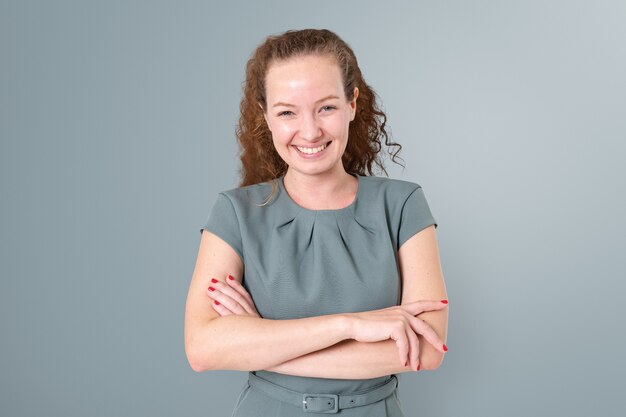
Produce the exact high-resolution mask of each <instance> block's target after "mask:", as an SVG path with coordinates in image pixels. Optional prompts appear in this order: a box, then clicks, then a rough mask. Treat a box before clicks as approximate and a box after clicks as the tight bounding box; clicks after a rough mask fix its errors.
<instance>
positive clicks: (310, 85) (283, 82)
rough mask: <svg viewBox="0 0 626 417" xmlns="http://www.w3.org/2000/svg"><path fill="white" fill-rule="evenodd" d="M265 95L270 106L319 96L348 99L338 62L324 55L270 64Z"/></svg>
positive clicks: (307, 56)
mask: <svg viewBox="0 0 626 417" xmlns="http://www.w3.org/2000/svg"><path fill="white" fill-rule="evenodd" d="M265 92H266V94H267V100H268V103H271V102H272V101H282V100H286V99H289V98H291V99H298V98H303V99H306V98H308V97H311V98H313V97H312V96H317V95H322V96H324V95H330V94H334V95H337V96H338V97H344V95H343V81H342V77H341V70H340V68H339V65H338V64H337V61H336V60H335V59H334V58H333V57H330V56H320V55H306V56H301V57H294V58H290V59H287V60H281V61H275V62H273V63H272V64H270V66H269V68H268V71H267V75H266V77H265Z"/></svg>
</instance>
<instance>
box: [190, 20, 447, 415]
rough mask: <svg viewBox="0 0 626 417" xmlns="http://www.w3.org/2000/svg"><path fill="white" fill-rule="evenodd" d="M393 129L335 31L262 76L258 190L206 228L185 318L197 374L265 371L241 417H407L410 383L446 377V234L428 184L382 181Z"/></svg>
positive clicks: (252, 94) (239, 192) (280, 45)
mask: <svg viewBox="0 0 626 417" xmlns="http://www.w3.org/2000/svg"><path fill="white" fill-rule="evenodd" d="M385 120H386V118H385V115H384V113H383V112H381V111H380V110H379V109H378V106H377V103H376V99H375V94H374V92H373V91H372V89H371V88H370V87H369V86H368V85H367V84H366V83H365V81H364V80H363V77H362V75H361V72H360V69H359V67H358V65H357V61H356V58H355V56H354V53H353V52H352V50H351V49H350V48H349V46H348V45H347V44H345V43H344V42H343V41H342V40H341V39H340V38H339V37H337V35H335V34H334V33H332V32H330V31H327V30H301V31H288V32H286V33H284V34H282V35H280V36H275V37H269V38H268V39H267V40H266V41H265V42H264V43H263V44H262V45H260V46H259V47H258V48H257V50H256V51H255V53H254V54H253V56H252V58H251V59H250V60H249V61H248V65H247V71H246V82H245V87H244V97H243V99H242V102H241V118H240V123H239V128H238V131H237V134H238V138H239V142H240V144H241V147H242V155H241V161H242V174H243V175H242V177H243V180H242V183H241V187H239V188H237V189H234V190H229V191H226V192H223V193H220V194H219V195H218V198H217V200H216V202H215V205H214V207H213V209H212V211H211V214H210V215H209V219H208V221H207V223H206V225H205V226H204V227H203V229H202V230H204V233H202V235H201V243H200V249H199V253H198V260H197V263H196V267H195V270H194V273H193V277H192V281H191V284H190V289H189V294H188V299H187V308H186V318H185V349H186V353H187V357H188V359H189V362H190V364H191V367H192V368H193V369H194V370H196V371H205V370H214V369H232V370H242V371H249V374H248V377H249V379H248V381H247V383H246V385H245V387H244V388H243V390H242V392H241V393H240V395H239V398H238V400H237V404H236V406H235V411H234V412H233V416H238V417H243V416H255V417H258V416H262V417H268V416H279V417H286V416H301V415H308V413H333V412H341V414H342V415H344V416H346V415H347V416H366V415H367V416H370V415H371V416H377V417H379V416H403V415H404V414H403V412H402V409H401V406H400V402H399V398H398V391H397V382H398V380H397V377H396V376H395V374H398V373H401V372H406V371H419V370H420V369H422V370H423V369H435V368H437V367H438V366H439V364H440V363H441V361H442V358H443V354H444V352H445V351H446V350H447V348H446V346H445V344H444V340H445V336H446V331H447V330H446V329H447V308H446V307H447V300H446V290H445V284H444V281H443V276H442V272H441V267H440V262H439V255H438V249H437V241H436V236H435V228H436V226H437V225H436V223H435V220H434V219H433V217H432V215H431V213H430V210H429V208H428V204H427V202H426V200H425V197H424V194H423V192H422V189H421V187H420V186H419V185H417V184H414V183H410V182H406V181H399V180H391V179H387V178H380V177H375V176H371V174H372V166H373V165H377V166H379V167H380V168H382V169H383V170H384V167H383V166H382V163H381V162H380V159H379V152H380V149H381V138H384V139H385V144H386V145H392V146H394V145H395V146H399V145H396V144H395V143H391V142H389V140H388V138H387V133H386V131H385ZM396 154H397V152H396ZM393 156H394V158H395V154H394V155H393ZM202 230H201V232H202ZM416 316H417V317H416ZM411 414H413V413H411Z"/></svg>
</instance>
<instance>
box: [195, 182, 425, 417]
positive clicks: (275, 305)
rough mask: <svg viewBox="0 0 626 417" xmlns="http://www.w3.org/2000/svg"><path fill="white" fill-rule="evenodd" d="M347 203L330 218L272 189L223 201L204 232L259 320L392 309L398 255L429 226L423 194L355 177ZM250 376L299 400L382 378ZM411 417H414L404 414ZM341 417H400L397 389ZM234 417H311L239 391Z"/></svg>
mask: <svg viewBox="0 0 626 417" xmlns="http://www.w3.org/2000/svg"><path fill="white" fill-rule="evenodd" d="M357 179H358V189H357V194H356V198H355V199H354V201H353V202H352V204H351V205H349V206H348V207H345V208H342V209H338V210H309V209H306V208H303V207H301V206H299V205H298V204H296V203H295V202H294V201H293V200H292V199H291V197H289V195H288V194H287V192H286V191H285V188H284V183H283V178H278V179H277V180H276V181H274V184H275V185H276V192H277V194H276V195H275V197H274V198H273V199H272V200H271V202H270V203H269V204H267V205H265V206H263V207H262V206H259V204H261V203H262V202H263V201H265V199H266V198H267V196H268V195H270V193H271V191H272V182H266V183H262V184H255V185H251V186H248V187H241V188H236V189H233V190H229V191H225V192H222V193H220V194H219V195H218V197H217V200H216V202H215V204H214V206H213V208H212V210H211V212H210V214H209V217H208V220H207V222H206V224H205V226H204V227H203V229H206V230H209V231H210V232H212V233H214V234H216V235H217V236H219V237H220V238H222V239H223V240H224V241H226V242H227V243H228V244H229V245H230V246H232V248H233V249H234V250H235V251H236V252H237V253H238V254H239V256H240V257H241V259H242V261H243V264H244V276H243V285H244V287H245V288H246V290H247V291H248V292H249V293H250V295H251V296H252V298H253V301H254V304H255V306H256V308H257V311H258V312H259V314H260V315H261V317H263V318H266V319H275V320H278V319H296V318H302V317H310V316H320V315H326V314H335V313H345V312H359V311H368V310H376V309H382V308H386V307H390V306H394V305H399V304H400V301H401V296H402V287H401V284H402V281H401V278H400V273H399V266H398V249H399V248H400V246H401V245H402V244H403V243H404V242H405V241H406V240H407V239H409V238H410V237H411V236H413V235H414V234H416V233H417V232H419V231H420V230H422V229H424V228H425V227H427V226H429V225H433V224H434V225H435V227H436V226H437V224H436V223H435V220H434V218H433V216H432V214H431V212H430V209H429V207H428V203H427V202H426V199H425V197H424V193H423V191H422V188H421V187H420V186H419V185H418V184H415V183H411V182H407V181H400V180H393V179H388V178H382V177H374V176H357ZM254 374H255V375H256V376H258V377H261V378H263V379H265V380H267V381H270V382H272V383H274V384H277V385H280V386H282V387H285V388H289V389H291V390H294V391H299V392H307V393H333V394H349V393H354V392H357V391H361V390H367V389H368V388H371V387H375V386H377V385H380V384H382V383H384V382H385V381H387V380H389V379H390V378H391V376H382V377H378V378H372V379H360V380H353V379H350V380H348V379H327V378H311V377H301V376H292V375H284V374H279V373H275V372H268V371H255V372H254ZM411 414H414V413H411ZM339 415H342V416H359V417H364V416H376V417H383V416H390V417H403V416H404V414H403V412H402V409H401V406H400V401H399V399H398V393H397V389H396V390H395V391H394V393H393V395H391V396H389V397H388V398H386V399H384V400H381V401H378V402H376V403H373V404H370V405H366V406H362V407H356V408H350V409H344V410H340V412H339ZM232 416H233V417H269V416H273V417H274V416H275V417H295V416H302V417H306V416H311V413H305V412H304V411H302V410H301V409H299V408H297V407H295V406H293V405H291V404H288V403H284V402H281V401H278V400H275V399H273V398H271V397H269V396H267V395H266V394H264V393H263V392H261V391H259V390H257V389H256V388H255V387H251V386H250V384H249V383H246V384H245V386H244V387H243V389H242V391H241V393H240V394H239V397H238V399H237V402H236V404H235V410H234V411H233V414H232Z"/></svg>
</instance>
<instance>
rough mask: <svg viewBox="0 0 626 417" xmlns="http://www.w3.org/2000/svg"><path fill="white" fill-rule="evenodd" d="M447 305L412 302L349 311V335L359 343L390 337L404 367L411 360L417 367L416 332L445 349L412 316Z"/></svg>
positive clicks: (426, 328)
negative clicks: (370, 309)
mask: <svg viewBox="0 0 626 417" xmlns="http://www.w3.org/2000/svg"><path fill="white" fill-rule="evenodd" d="M446 306H447V301H446V302H445V303H444V302H443V301H415V302H413V303H408V304H404V305H401V306H393V307H388V308H384V309H381V310H373V311H363V312H359V313H348V314H347V316H348V317H349V318H350V319H351V327H350V329H351V331H350V335H351V338H352V339H355V340H357V341H359V342H378V341H382V340H387V339H393V340H395V341H396V344H397V345H398V350H399V352H398V353H399V355H400V363H401V364H402V366H407V363H408V361H410V362H411V368H412V369H419V368H418V366H419V340H418V338H417V335H418V334H421V335H422V336H423V337H424V339H426V341H427V342H428V343H430V344H431V345H433V346H434V347H435V349H437V350H439V351H440V352H442V353H443V352H445V351H446V350H447V348H445V347H444V344H443V342H442V341H441V339H440V338H439V336H437V333H435V331H434V330H433V329H432V327H430V325H428V323H426V322H425V321H424V320H422V319H419V318H417V317H415V316H416V315H418V314H421V313H423V312H425V311H435V310H441V309H444V308H446Z"/></svg>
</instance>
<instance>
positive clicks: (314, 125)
mask: <svg viewBox="0 0 626 417" xmlns="http://www.w3.org/2000/svg"><path fill="white" fill-rule="evenodd" d="M301 120H302V121H301V123H300V132H299V133H300V137H301V138H302V139H304V140H307V141H314V140H315V139H317V138H319V137H320V136H321V134H322V129H321V128H320V125H319V121H318V120H317V117H315V116H314V115H307V116H304V117H303V118H302V119H301Z"/></svg>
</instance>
